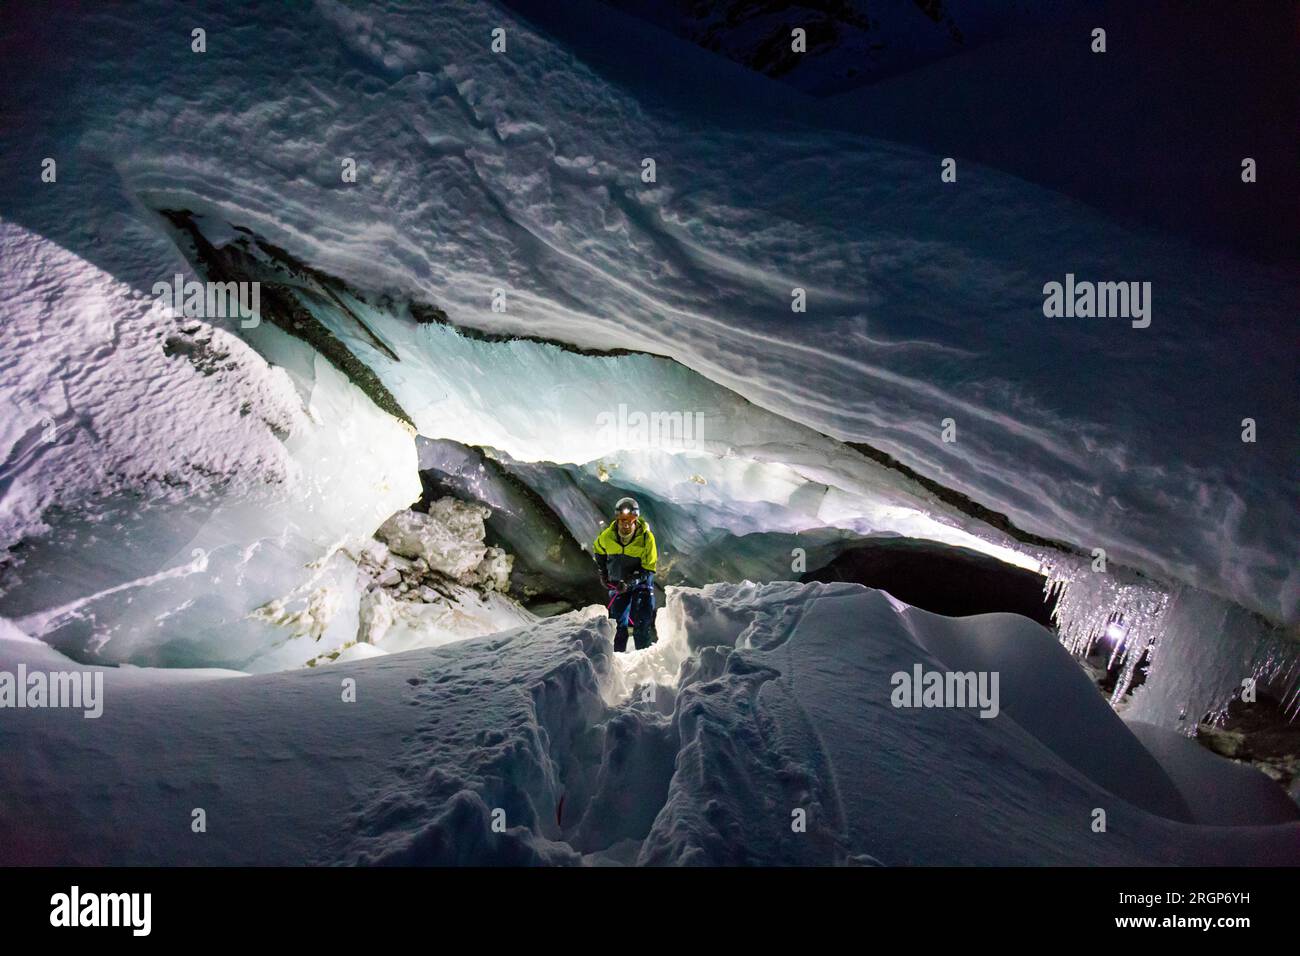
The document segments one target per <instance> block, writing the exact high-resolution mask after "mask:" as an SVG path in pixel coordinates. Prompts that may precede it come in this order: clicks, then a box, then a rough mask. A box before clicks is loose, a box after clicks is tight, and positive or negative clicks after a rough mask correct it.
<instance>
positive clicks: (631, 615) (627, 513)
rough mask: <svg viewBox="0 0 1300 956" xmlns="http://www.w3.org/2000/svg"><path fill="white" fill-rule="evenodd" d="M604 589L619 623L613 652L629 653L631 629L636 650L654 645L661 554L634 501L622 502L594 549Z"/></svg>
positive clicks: (611, 614) (617, 505) (611, 611)
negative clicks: (656, 570) (628, 630)
mask: <svg viewBox="0 0 1300 956" xmlns="http://www.w3.org/2000/svg"><path fill="white" fill-rule="evenodd" d="M592 551H593V552H594V553H595V555H596V566H597V567H598V568H599V569H600V583H601V586H602V587H604V588H605V590H606V591H608V592H609V616H610V617H611V618H613V619H614V620H615V621H617V622H618V628H617V630H616V631H615V635H614V650H616V651H625V650H627V629H628V625H629V624H631V626H632V634H633V638H634V640H635V642H636V649H637V650H642V649H644V648H647V647H649V646H650V645H651V644H653V643H654V641H655V636H654V619H655V590H654V583H655V567H656V565H657V563H658V560H659V551H658V549H657V548H656V547H655V536H654V535H653V534H652V533H651V531H650V526H649V525H648V524H646V523H645V519H643V518H642V517H641V506H640V505H638V504H637V502H636V499H635V498H620V499H619V501H618V504H616V505H615V506H614V520H613V521H611V522H610V523H609V525H608V527H606V528H605V530H604V531H602V532H601V533H600V535H599V536H598V537H597V538H596V543H595V544H594V545H593V546H592Z"/></svg>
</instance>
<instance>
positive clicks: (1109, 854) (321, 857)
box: [0, 583, 1300, 865]
mask: <svg viewBox="0 0 1300 956" xmlns="http://www.w3.org/2000/svg"><path fill="white" fill-rule="evenodd" d="M589 613H590V614H591V615H592V616H588V615H587V614H581V613H575V614H570V615H565V616H563V617H559V618H552V619H550V620H547V621H544V622H540V623H538V624H535V625H532V626H529V627H525V628H520V629H517V630H514V631H510V632H506V633H503V634H498V635H493V636H490V637H484V638H476V639H471V640H467V641H461V642H459V643H457V644H455V645H452V646H449V647H443V648H437V649H426V650H418V651H412V652H409V653H405V654H396V655H390V656H387V657H384V658H380V659H378V660H360V661H356V660H354V661H347V662H344V663H338V664H334V665H330V666H325V667H318V668H316V669H314V670H310V671H306V670H304V671H295V672H291V673H284V674H275V675H265V676H255V677H244V678H238V679H232V680H219V681H211V682H208V683H205V684H203V685H201V687H196V686H195V685H194V684H192V683H183V684H182V683H178V682H177V680H175V679H173V678H172V677H171V676H170V674H169V672H151V671H140V670H133V669H125V670H116V671H107V672H106V673H105V683H106V689H105V702H104V714H103V716H102V717H101V718H99V719H98V720H93V721H92V720H85V719H83V718H82V716H81V714H80V712H74V711H58V710H15V711H11V712H8V714H7V716H6V719H5V721H3V722H0V747H2V748H3V751H4V753H5V754H6V755H7V756H6V759H5V760H4V761H3V762H2V763H0V784H2V785H0V856H2V857H3V860H4V862H44V863H53V862H84V863H95V862H106V861H109V860H112V861H114V862H118V863H236V862H238V863H297V862H301V861H306V860H310V861H316V862H330V861H349V862H368V863H479V864H482V863H542V862H544V863H570V864H579V863H584V862H585V863H591V864H600V863H619V862H621V863H633V862H639V863H642V864H664V863H713V864H722V863H751V864H752V863H787V864H794V863H805V864H814V863H815V864H827V863H872V862H879V863H885V864H909V863H911V864H944V863H950V864H951V863H957V864H989V863H1001V864H1030V863H1034V864H1039V863H1072V864H1085V863H1086V864H1106V865H1122V864H1135V863H1203V864H1226V863H1240V864H1261V863H1263V864H1269V863H1272V864H1284V863H1285V864H1296V863H1300V822H1297V821H1296V816H1297V813H1296V811H1295V810H1294V808H1292V812H1291V815H1290V817H1286V816H1285V815H1284V814H1283V815H1279V814H1280V812H1281V811H1280V809H1279V807H1280V805H1279V804H1278V803H1277V801H1276V800H1272V799H1271V797H1272V796H1275V795H1272V794H1269V793H1267V792H1265V791H1263V790H1261V789H1260V785H1259V783H1258V781H1256V780H1254V779H1246V778H1245V777H1243V776H1242V775H1241V774H1240V773H1239V768H1233V767H1231V766H1230V765H1227V764H1224V763H1222V762H1214V763H1212V764H1207V765H1205V766H1203V767H1199V768H1198V769H1197V773H1199V774H1201V775H1202V776H1201V777H1200V778H1199V779H1200V781H1201V785H1202V786H1209V787H1212V788H1213V789H1215V790H1216V791H1217V792H1219V793H1220V794H1221V795H1225V799H1226V795H1231V799H1232V802H1234V803H1235V804H1236V807H1235V808H1234V811H1233V814H1232V820H1233V822H1235V823H1244V822H1246V821H1247V820H1252V819H1253V820H1267V821H1279V820H1290V822H1282V823H1274V824H1273V825H1250V826H1230V827H1229V826H1208V825H1195V824H1191V823H1189V822H1179V821H1180V820H1181V821H1189V820H1191V819H1192V818H1193V815H1194V814H1197V818H1198V819H1207V817H1206V814H1209V813H1211V812H1213V811H1212V808H1206V807H1200V808H1198V809H1196V810H1194V809H1192V808H1189V807H1188V805H1187V804H1186V803H1185V802H1184V799H1183V798H1182V797H1181V796H1180V795H1179V792H1178V786H1181V785H1182V783H1183V782H1184V780H1185V779H1186V777H1185V775H1184V771H1185V769H1186V767H1187V766H1188V764H1187V762H1186V761H1185V760H1179V759H1175V760H1174V764H1175V767H1174V769H1176V770H1178V774H1176V775H1175V779H1176V781H1177V783H1175V781H1174V780H1171V779H1170V774H1169V773H1167V772H1166V770H1165V769H1164V768H1163V767H1162V766H1161V764H1160V763H1159V762H1158V760H1157V759H1156V757H1153V756H1152V754H1151V753H1150V752H1148V751H1147V750H1146V749H1144V747H1143V746H1142V745H1141V743H1139V740H1138V739H1137V738H1135V737H1134V736H1133V735H1132V734H1131V733H1130V732H1129V731H1128V729H1127V728H1126V727H1125V726H1124V724H1123V723H1122V722H1121V721H1120V720H1119V719H1118V718H1117V717H1116V716H1115V715H1114V714H1113V713H1112V712H1111V711H1110V709H1109V708H1108V707H1106V705H1105V703H1104V702H1103V701H1102V700H1101V699H1100V698H1099V697H1098V696H1097V695H1096V693H1095V692H1094V691H1093V690H1092V688H1091V687H1090V686H1089V685H1088V682H1087V679H1086V678H1085V677H1084V676H1083V675H1082V674H1081V673H1080V672H1079V669H1078V668H1077V666H1076V665H1075V664H1074V663H1073V661H1071V660H1070V658H1069V656H1068V655H1067V654H1066V652H1065V651H1064V650H1063V649H1062V648H1061V647H1060V646H1059V644H1057V642H1056V641H1055V640H1054V639H1053V638H1052V636H1051V635H1050V634H1049V633H1048V632H1047V631H1045V630H1043V629H1042V628H1040V627H1038V626H1037V625H1034V624H1032V623H1031V622H1028V621H1026V620H1025V619H1023V618H1017V617H1014V616H1012V615H986V616H982V617H978V618H971V619H965V620H956V619H946V618H940V617H938V616H936V615H931V614H926V613H924V612H919V611H916V610H914V609H910V608H907V607H906V606H905V605H901V604H899V603H898V602H895V601H893V600H892V599H890V598H889V597H887V596H886V595H885V594H883V593H881V592H878V591H870V590H867V589H865V588H862V587H859V586H856V585H847V584H835V585H822V584H813V585H796V584H790V583H777V584H769V585H763V586H754V585H749V584H742V585H714V586H710V587H708V588H705V589H703V590H693V589H681V590H676V589H674V590H673V591H672V592H670V601H669V607H668V608H667V609H666V610H665V611H664V612H663V613H662V614H661V620H660V632H661V635H662V640H661V642H660V644H659V645H656V646H655V647H653V648H651V649H648V650H647V651H644V652H637V653H633V654H628V655H617V656H615V655H613V654H612V653H611V645H610V630H611V629H610V624H609V622H608V621H607V620H605V619H604V618H603V617H602V616H601V615H600V613H599V610H598V609H591V611H590V612H589ZM19 661H28V662H32V663H39V664H40V665H41V666H44V667H49V668H66V667H68V666H69V665H68V663H67V662H64V661H60V660H59V659H58V657H57V655H56V654H55V652H53V651H52V650H50V649H49V648H47V647H45V646H43V645H40V644H34V643H32V642H29V641H22V640H16V639H12V635H11V639H7V640H3V641H0V666H2V667H3V668H5V669H9V670H13V669H14V668H16V666H17V663H18V662H19ZM917 664H920V665H921V666H923V667H924V668H926V669H928V670H929V669H937V670H949V669H958V670H964V669H992V670H996V671H998V672H999V675H1000V695H999V697H1000V700H999V703H1000V712H999V713H998V715H997V716H996V717H993V718H991V719H983V718H980V717H978V716H977V715H976V713H975V712H974V711H971V710H961V709H917V710H914V709H900V708H896V707H894V706H892V705H891V700H890V698H891V691H892V681H891V677H892V674H893V673H894V672H897V671H907V672H910V671H911V670H912V668H913V667H914V666H915V665H917ZM349 678H350V679H352V680H354V681H355V697H356V700H355V702H352V703H349V702H345V701H344V700H343V696H344V690H345V688H344V684H345V679H349ZM1067 731H1069V732H1067ZM37 768H40V772H39V773H38V772H36V769H37ZM1179 768H1182V769H1179ZM1206 774H1208V776H1204V775H1206ZM196 807H202V808H203V809H204V810H205V811H206V816H207V832H206V833H202V834H196V833H193V832H192V831H191V828H190V821H191V819H192V811H193V810H194V808H196ZM1097 808H1101V809H1103V810H1105V813H1106V832H1104V833H1098V832H1094V830H1093V827H1092V824H1093V820H1094V819H1095V814H1094V811H1095V810H1096V809H1097ZM1283 809H1284V808H1283ZM797 810H802V811H804V814H803V819H805V820H806V823H807V827H806V831H804V832H798V831H797V830H796V829H794V828H792V825H791V824H792V822H793V821H794V820H795V819H796V814H795V811H797ZM110 814H111V817H112V819H113V821H114V825H113V827H112V828H111V829H110V830H109V831H108V832H107V833H105V832H104V830H103V820H104V818H105V817H106V816H107V815H110ZM1210 818H1213V817H1210ZM494 823H496V824H497V825H496V827H495V828H494Z"/></svg>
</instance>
